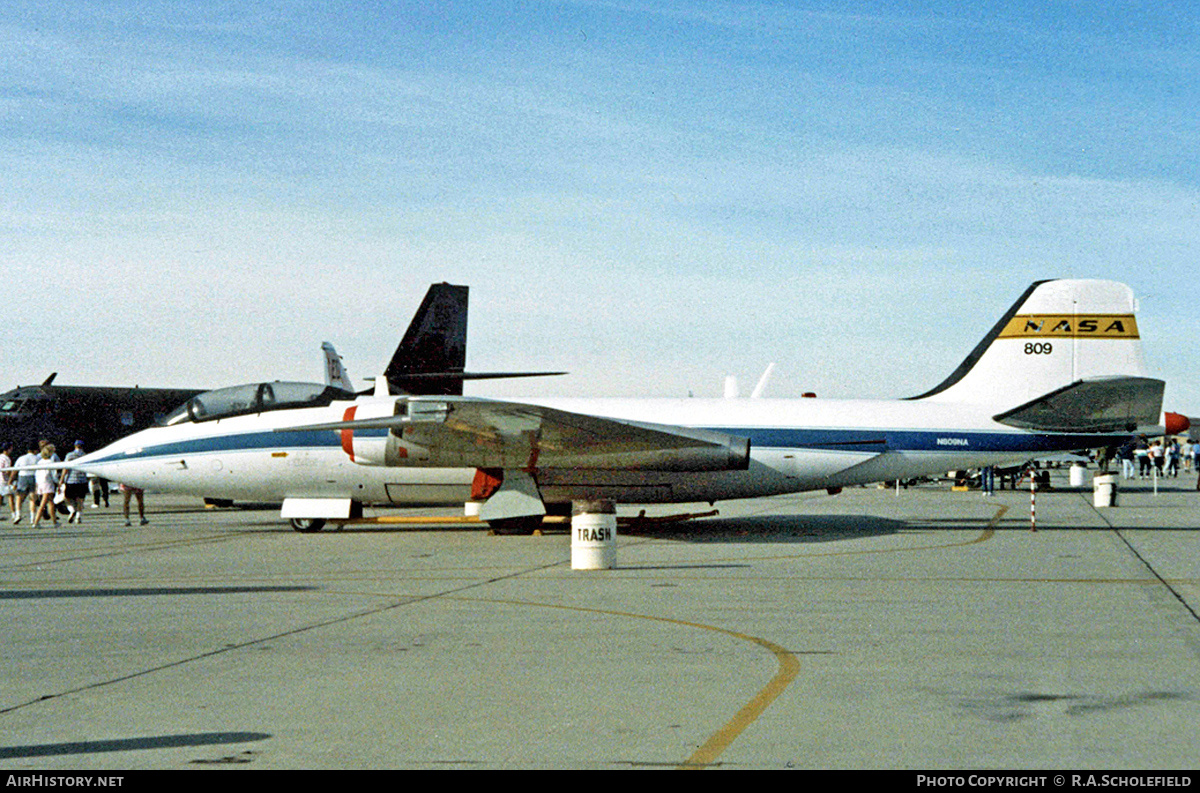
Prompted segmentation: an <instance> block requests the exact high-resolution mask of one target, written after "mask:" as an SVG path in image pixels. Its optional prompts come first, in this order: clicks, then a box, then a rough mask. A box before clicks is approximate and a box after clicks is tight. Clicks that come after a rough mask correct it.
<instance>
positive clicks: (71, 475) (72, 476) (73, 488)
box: [63, 441, 88, 523]
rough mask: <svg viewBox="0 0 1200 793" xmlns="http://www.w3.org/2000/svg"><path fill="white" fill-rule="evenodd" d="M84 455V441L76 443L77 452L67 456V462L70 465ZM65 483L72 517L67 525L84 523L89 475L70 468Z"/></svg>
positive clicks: (64, 479)
mask: <svg viewBox="0 0 1200 793" xmlns="http://www.w3.org/2000/svg"><path fill="white" fill-rule="evenodd" d="M83 455H84V451H83V441H75V450H74V451H73V452H71V453H70V454H68V455H67V459H66V460H65V462H68V463H69V462H71V461H72V460H78V459H79V458H80V457H82V456H83ZM63 481H64V482H65V483H66V486H67V490H66V496H67V509H68V510H69V511H70V512H71V517H69V518H67V523H82V522H83V500H84V499H85V498H87V494H88V481H87V474H85V473H84V472H83V471H76V470H72V469H70V468H68V469H67V470H66V472H65V475H64V476H63Z"/></svg>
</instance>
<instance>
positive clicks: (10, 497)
mask: <svg viewBox="0 0 1200 793" xmlns="http://www.w3.org/2000/svg"><path fill="white" fill-rule="evenodd" d="M12 454H13V445H12V442H11V441H4V443H0V468H10V467H12V464H13V461H12ZM16 478H17V472H16V471H2V470H0V501H7V502H8V508H9V511H10V512H12V519H13V522H14V523H15V522H16V520H17V514H18V513H17V495H16V488H15V487H14V485H15V480H16Z"/></svg>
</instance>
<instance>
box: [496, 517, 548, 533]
mask: <svg viewBox="0 0 1200 793" xmlns="http://www.w3.org/2000/svg"><path fill="white" fill-rule="evenodd" d="M488 526H489V527H490V528H491V530H492V531H493V532H495V533H496V534H508V535H519V534H525V535H528V534H533V533H534V532H535V531H537V530H538V529H540V528H541V527H542V516H541V515H525V516H523V517H520V518H501V519H499V520H489V521H488Z"/></svg>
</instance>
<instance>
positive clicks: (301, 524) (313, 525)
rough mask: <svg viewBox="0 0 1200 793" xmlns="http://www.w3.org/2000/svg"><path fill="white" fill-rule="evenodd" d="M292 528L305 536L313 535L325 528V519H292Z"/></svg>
mask: <svg viewBox="0 0 1200 793" xmlns="http://www.w3.org/2000/svg"><path fill="white" fill-rule="evenodd" d="M291 524H292V528H293V529H295V530H296V531H299V532H303V533H304V534H311V533H313V532H316V531H320V530H321V529H323V528H325V519H324V518H292V519H291Z"/></svg>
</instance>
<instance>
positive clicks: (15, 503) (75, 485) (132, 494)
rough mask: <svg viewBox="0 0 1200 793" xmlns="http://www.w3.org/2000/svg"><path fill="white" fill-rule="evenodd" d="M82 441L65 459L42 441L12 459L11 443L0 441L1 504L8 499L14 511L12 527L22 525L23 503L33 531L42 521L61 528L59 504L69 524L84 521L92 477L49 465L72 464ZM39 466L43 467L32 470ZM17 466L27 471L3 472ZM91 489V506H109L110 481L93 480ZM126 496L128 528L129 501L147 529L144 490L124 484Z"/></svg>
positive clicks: (81, 454)
mask: <svg viewBox="0 0 1200 793" xmlns="http://www.w3.org/2000/svg"><path fill="white" fill-rule="evenodd" d="M83 447H84V443H83V441H75V448H74V449H73V450H72V451H71V452H69V453H68V454H67V456H66V459H65V460H64V459H62V458H60V457H59V456H58V450H57V449H56V448H55V446H54V444H53V443H50V442H49V441H46V440H42V441H38V442H37V443H32V442H31V443H30V444H29V445H28V447H27V451H26V452H25V454H23V455H21V456H20V457H18V458H16V459H15V460H14V459H13V454H14V453H15V450H14V446H13V443H12V442H11V441H3V442H0V501H4V500H7V501H8V506H9V510H10V511H11V513H12V515H11V521H12V523H13V525H16V524H18V523H20V522H21V518H22V511H21V507H22V505H23V504H25V503H28V504H29V522H30V525H32V526H33V527H34V528H36V527H38V526H39V525H40V524H41V522H42V521H43V520H44V521H53V522H54V524H55V525H56V526H57V525H58V515H59V505H60V504H61V505H62V506H63V507H65V509H66V511H67V513H68V515H69V517H68V518H67V523H82V522H83V502H84V501H85V500H86V499H87V496H88V491H89V477H88V475H87V474H85V473H84V472H83V471H78V470H75V469H71V468H53V467H51V466H50V465H49V464H50V463H60V462H67V463H69V462H71V461H72V460H76V459H78V458H80V457H82V456H83V455H84V450H83ZM39 464H43V465H45V467H42V468H33V467H32V466H37V465H39ZM13 466H16V467H18V468H22V467H25V470H17V471H7V470H3V469H7V468H11V467H13ZM90 490H91V493H92V497H93V499H94V501H93V504H92V506H93V507H99V506H100V501H101V499H103V501H104V506H106V507H107V506H108V481H107V480H105V479H104V478H102V477H98V476H94V477H90ZM121 492H122V494H123V495H124V497H125V503H124V514H125V525H126V526H129V525H131V523H130V519H129V502H130V500H131V499H133V500H135V501H136V502H137V511H138V518H139V519H140V520H141V524H142V525H143V526H144V525H146V524H147V523H149V521H148V520H146V508H145V503H144V498H143V491H142V490H141V489H139V488H136V487H129V486H126V485H121Z"/></svg>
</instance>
